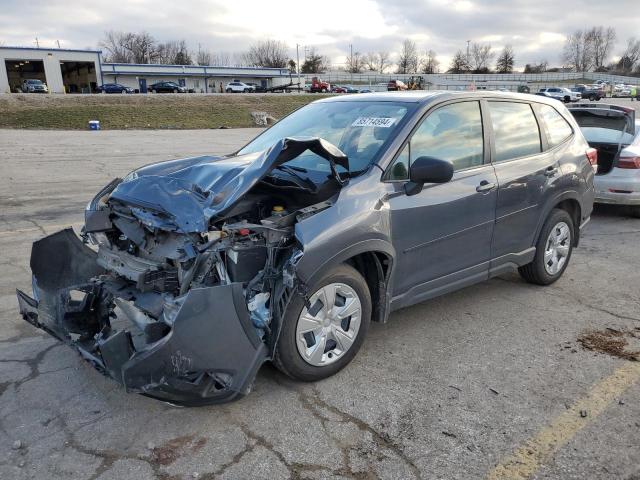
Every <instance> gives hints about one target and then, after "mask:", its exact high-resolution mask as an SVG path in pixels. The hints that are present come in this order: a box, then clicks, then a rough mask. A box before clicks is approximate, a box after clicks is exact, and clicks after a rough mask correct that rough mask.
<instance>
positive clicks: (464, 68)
mask: <svg viewBox="0 0 640 480" xmlns="http://www.w3.org/2000/svg"><path fill="white" fill-rule="evenodd" d="M469 70H471V66H470V65H469V61H468V59H467V55H466V54H465V53H464V52H463V51H462V50H458V51H457V52H456V53H455V55H454V56H453V58H452V59H451V65H450V66H449V70H448V72H449V73H465V72H468V71H469Z"/></svg>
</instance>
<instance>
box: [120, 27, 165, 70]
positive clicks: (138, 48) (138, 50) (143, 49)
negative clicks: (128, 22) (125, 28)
mask: <svg viewBox="0 0 640 480" xmlns="http://www.w3.org/2000/svg"><path fill="white" fill-rule="evenodd" d="M124 46H125V47H126V48H127V49H128V50H129V51H130V52H131V57H132V58H131V60H132V62H133V63H153V62H155V61H156V60H157V55H158V52H157V45H156V40H155V38H153V36H152V35H151V34H150V33H147V32H144V31H143V32H140V33H129V34H127V35H126V38H125V43H124Z"/></svg>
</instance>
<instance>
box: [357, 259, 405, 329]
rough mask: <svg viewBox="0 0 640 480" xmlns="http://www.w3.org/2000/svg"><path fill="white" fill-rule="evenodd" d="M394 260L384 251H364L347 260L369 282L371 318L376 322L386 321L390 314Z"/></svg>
mask: <svg viewBox="0 0 640 480" xmlns="http://www.w3.org/2000/svg"><path fill="white" fill-rule="evenodd" d="M392 262H393V260H392V258H391V257H390V256H389V255H387V254H386V253H383V252H364V253H360V254H358V255H355V256H353V257H351V258H349V259H348V260H346V261H345V263H347V264H349V265H351V266H352V267H353V268H355V269H356V270H358V272H360V274H361V275H362V276H363V277H364V279H365V281H366V282H367V286H368V287H369V292H370V293H371V304H372V307H373V311H372V314H371V320H373V321H374V322H384V321H386V319H387V316H388V312H387V286H388V283H389V274H390V273H391V265H392Z"/></svg>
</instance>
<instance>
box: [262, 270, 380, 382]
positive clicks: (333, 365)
mask: <svg viewBox="0 0 640 480" xmlns="http://www.w3.org/2000/svg"><path fill="white" fill-rule="evenodd" d="M324 289H328V290H327V291H329V292H330V291H333V292H334V293H333V297H334V298H335V299H336V300H335V301H334V305H333V308H332V309H331V311H332V312H335V311H336V308H335V307H338V308H340V307H341V306H340V305H339V303H338V297H340V298H341V299H342V301H343V305H344V307H343V308H344V309H345V310H344V311H342V312H343V313H348V312H347V311H346V310H347V309H349V311H352V310H353V311H354V313H352V314H351V315H349V316H348V317H345V318H343V319H342V320H340V319H339V318H340V317H336V318H335V319H334V320H333V321H330V320H327V318H329V319H331V317H325V314H326V310H324V308H323V305H322V302H321V301H320V299H322V298H326V296H325V294H324V292H325V290H324ZM309 291H310V292H312V294H311V295H309V299H310V300H312V302H313V303H312V305H311V309H314V308H316V307H317V306H318V303H319V308H320V310H319V311H318V312H317V313H316V315H311V314H310V313H309V312H308V311H307V309H306V307H305V304H304V299H303V298H302V297H301V296H300V295H295V296H294V297H292V299H291V301H290V303H289V305H288V306H287V309H286V311H285V314H284V318H283V325H282V331H281V333H280V338H279V339H278V343H277V346H276V352H275V356H274V359H273V363H274V365H275V366H276V368H278V370H280V371H281V372H282V373H284V374H285V375H287V376H289V377H291V378H293V379H296V380H301V381H304V382H314V381H317V380H321V379H323V378H327V377H330V376H331V375H333V374H335V373H337V372H338V371H340V370H341V369H342V368H344V367H345V366H346V365H347V364H349V362H351V360H353V358H354V357H355V356H356V354H357V353H358V350H359V349H360V346H361V345H362V343H363V342H364V339H365V337H366V334H367V331H368V329H369V324H370V322H371V294H370V293H369V288H368V286H367V282H366V281H365V279H364V278H363V277H362V275H360V273H359V272H358V271H357V270H356V269H355V268H353V267H351V266H350V265H346V264H341V265H338V266H336V267H334V268H332V269H331V270H329V271H328V272H327V273H326V274H325V275H323V277H322V278H320V279H319V280H318V281H317V282H316V283H315V284H314V285H313V286H312V287H311V288H310V289H309ZM345 292H348V293H346V295H345V296H342V295H340V294H341V293H345ZM314 297H316V299H315V300H314ZM356 298H357V300H358V301H359V307H360V309H359V317H358V313H357V312H358V311H357V310H354V308H357V307H358V304H357V303H353V302H355V299H356ZM337 313H341V310H338V311H337ZM303 314H306V315H305V318H306V319H307V320H306V323H307V325H310V326H313V328H314V329H315V330H316V331H317V330H319V331H320V334H319V336H316V333H315V332H313V331H308V332H307V333H302V332H303V331H304V326H303V325H300V329H298V323H299V320H300V319H301V317H302V315H303ZM358 318H359V323H358ZM323 322H325V323H323ZM326 323H329V326H327V325H326ZM345 325H346V327H345ZM325 329H327V330H328V331H329V333H328V334H327V337H325V338H324V339H323V337H322V335H323V334H322V331H323V330H325ZM334 331H337V332H338V333H337V334H336V336H333V334H332V333H331V332H334ZM349 331H351V332H352V333H351V335H353V337H350V336H349V335H348V332H349ZM345 332H347V334H345ZM338 334H339V335H338ZM307 335H310V336H309V337H307ZM332 338H335V339H338V340H339V339H342V340H339V341H340V343H339V344H338V343H337V342H336V340H333V339H332ZM349 342H352V343H350V344H349ZM314 345H317V347H316V348H321V347H324V348H322V350H318V352H320V353H319V355H318V356H314V355H313V353H315V350H314V348H313V347H314ZM346 345H349V346H346ZM344 346H346V348H345V347H344ZM327 347H329V349H327ZM343 348H344V350H342V349H343ZM341 350H342V351H341ZM302 352H311V353H308V355H307V359H305V358H304V357H303V353H302ZM314 361H315V364H314Z"/></svg>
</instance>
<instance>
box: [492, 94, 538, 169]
mask: <svg viewBox="0 0 640 480" xmlns="http://www.w3.org/2000/svg"><path fill="white" fill-rule="evenodd" d="M489 111H490V112H491V123H492V125H493V134H494V137H495V146H496V155H495V158H494V159H493V161H494V162H501V161H504V160H512V159H515V158H520V157H526V156H527V155H535V154H536V153H540V152H541V151H542V147H541V143H540V129H539V128H538V122H537V121H536V117H535V116H534V115H533V110H532V109H531V105H529V104H527V103H512V102H489Z"/></svg>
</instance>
